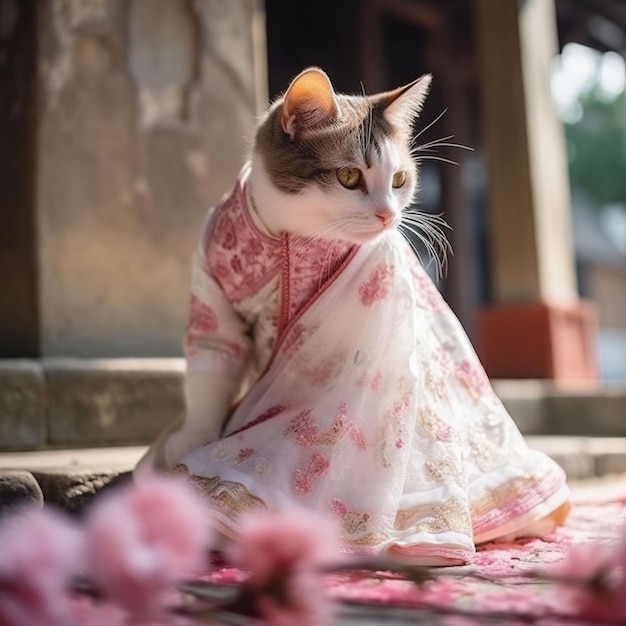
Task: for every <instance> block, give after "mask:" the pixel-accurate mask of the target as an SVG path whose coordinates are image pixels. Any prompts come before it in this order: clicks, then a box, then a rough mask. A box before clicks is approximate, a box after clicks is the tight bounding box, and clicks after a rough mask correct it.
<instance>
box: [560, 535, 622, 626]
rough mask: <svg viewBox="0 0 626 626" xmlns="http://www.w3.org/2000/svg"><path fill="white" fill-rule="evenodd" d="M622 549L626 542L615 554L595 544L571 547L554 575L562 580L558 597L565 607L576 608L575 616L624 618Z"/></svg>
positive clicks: (612, 550)
mask: <svg viewBox="0 0 626 626" xmlns="http://www.w3.org/2000/svg"><path fill="white" fill-rule="evenodd" d="M621 546H624V547H621ZM624 548H626V538H623V539H622V542H621V545H619V546H618V549H617V550H615V547H613V549H610V548H608V547H607V546H603V545H594V544H590V545H583V546H572V548H570V550H569V552H568V554H567V555H566V557H565V559H564V560H563V561H561V562H560V563H559V564H558V566H557V567H556V568H555V573H556V574H557V575H560V576H562V577H564V578H565V580H564V581H563V585H562V587H561V589H560V596H561V597H562V598H563V600H564V603H567V604H569V605H570V606H574V607H575V611H576V614H577V615H578V616H580V617H584V618H589V619H599V620H602V619H615V618H620V619H622V618H626V580H625V568H624V565H626V563H625V561H626V550H624ZM573 581H580V583H579V584H576V583H573Z"/></svg>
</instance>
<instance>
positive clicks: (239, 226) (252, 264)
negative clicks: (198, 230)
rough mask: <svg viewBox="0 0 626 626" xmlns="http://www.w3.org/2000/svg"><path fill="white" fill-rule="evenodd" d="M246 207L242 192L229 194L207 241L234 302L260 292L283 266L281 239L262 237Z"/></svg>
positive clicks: (212, 263)
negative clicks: (279, 240)
mask: <svg viewBox="0 0 626 626" xmlns="http://www.w3.org/2000/svg"><path fill="white" fill-rule="evenodd" d="M246 211H247V209H246V207H245V204H244V201H243V198H242V196H241V193H240V192H235V193H233V194H232V195H231V196H229V197H228V198H227V199H226V200H225V201H224V203H223V204H222V205H221V206H220V207H218V209H217V210H216V212H215V216H214V218H213V222H212V223H213V227H212V230H211V231H210V232H209V237H208V238H207V241H206V242H205V246H206V255H207V260H208V264H209V268H210V270H211V272H212V273H213V275H214V276H215V277H216V278H217V279H218V281H219V282H220V285H221V286H222V289H223V290H224V292H225V293H226V295H227V296H228V298H229V299H230V300H231V301H233V302H236V301H239V300H241V299H242V298H244V297H245V296H248V295H251V294H253V293H256V292H257V291H258V290H259V289H260V288H261V287H262V286H263V285H265V284H267V283H268V282H269V281H270V280H271V279H272V278H273V277H275V276H276V274H277V273H278V271H279V269H280V245H279V243H278V242H276V241H274V240H271V239H267V238H265V239H263V238H261V237H260V236H259V234H258V233H256V232H255V231H254V230H253V229H252V227H251V225H250V224H249V222H248V221H247V219H246V213H245V212H246ZM242 256H243V258H244V259H245V261H246V262H245V263H244V262H243V261H242Z"/></svg>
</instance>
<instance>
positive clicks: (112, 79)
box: [0, 0, 267, 357]
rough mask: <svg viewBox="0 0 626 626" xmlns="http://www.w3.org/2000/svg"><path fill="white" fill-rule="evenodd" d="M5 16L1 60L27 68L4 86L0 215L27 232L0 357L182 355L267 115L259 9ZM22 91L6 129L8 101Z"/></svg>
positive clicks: (178, 0)
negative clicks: (207, 230) (196, 287)
mask: <svg viewBox="0 0 626 626" xmlns="http://www.w3.org/2000/svg"><path fill="white" fill-rule="evenodd" d="M0 7H2V10H1V11H0V63H3V62H4V63H7V53H6V50H9V55H12V56H10V57H9V62H10V64H11V67H12V68H17V67H18V66H19V67H21V68H22V70H21V72H20V75H17V74H16V73H17V69H16V70H15V72H14V74H15V76H14V78H13V79H11V78H10V77H9V78H5V77H3V78H2V79H1V80H2V81H6V80H13V82H12V83H11V84H10V85H9V86H10V87H11V89H12V92H10V93H8V95H7V94H6V92H5V91H4V89H0V94H2V95H0V112H2V115H1V116H0V139H3V138H4V136H5V135H4V134H5V133H7V132H9V131H10V132H11V133H12V136H11V137H9V139H10V140H9V141H8V142H5V141H0V156H1V158H2V162H3V163H5V162H6V163H9V162H11V168H12V170H15V171H14V172H13V174H12V180H10V181H7V182H5V183H4V184H9V185H10V186H11V189H12V190H13V191H11V193H10V197H7V195H6V194H5V193H2V194H0V196H1V198H0V203H2V211H3V221H4V219H5V214H6V215H8V219H9V225H10V228H11V231H12V232H13V233H17V234H16V235H13V234H12V235H11V238H12V241H13V242H14V243H13V244H12V248H11V249H9V253H11V254H12V253H13V252H12V249H14V251H15V254H14V255H13V256H12V257H11V258H10V259H7V252H6V251H3V253H2V255H1V256H0V274H1V276H2V277H5V278H7V277H10V276H11V268H14V271H15V274H14V276H15V279H16V280H15V284H16V285H15V286H14V287H12V289H13V291H15V293H16V294H17V295H18V296H19V297H12V309H13V310H12V311H9V313H10V314H11V315H12V316H13V318H14V319H15V322H14V327H13V329H12V328H11V327H10V326H7V325H5V324H4V323H2V321H3V317H4V316H5V315H6V314H4V313H2V312H0V350H1V351H2V352H0V356H62V355H71V356H80V357H114V356H175V355H179V354H180V353H181V337H182V334H183V330H184V323H185V316H186V304H187V293H188V286H189V270H190V260H191V254H192V250H193V246H194V244H195V241H196V239H197V236H198V232H199V227H200V224H201V222H202V220H203V217H204V215H205V213H206V211H207V210H208V208H209V207H210V206H211V205H212V204H213V203H214V202H215V201H216V200H218V199H219V198H220V196H221V195H222V194H223V193H225V192H227V191H228V190H229V189H230V188H231V187H232V185H233V183H234V180H235V177H236V175H237V173H238V170H239V168H240V167H241V165H242V163H243V161H244V159H245V156H246V152H247V146H248V138H249V137H250V134H251V132H252V129H253V126H254V120H255V117H256V115H257V114H258V113H259V112H260V111H261V110H263V109H264V108H265V105H266V99H267V94H266V87H265V85H266V72H265V49H264V42H263V39H262V37H263V32H264V31H263V9H262V1H261V0H231V1H228V2H226V1H224V0H195V1H194V0H39V2H34V1H31V0H27V1H21V0H0ZM7 15H8V16H9V18H7V17H6V16H7ZM11 16H12V17H11ZM33 24H34V25H35V26H33ZM16 29H18V30H16ZM22 31H24V32H27V35H28V36H27V37H26V38H21V37H18V35H20V33H22ZM9 46H13V47H12V48H10V49H9ZM3 51H4V54H3ZM29 60H30V64H29ZM0 74H1V73H0ZM29 89H30V90H31V91H28V90H29ZM20 90H21V91H20ZM18 91H19V93H18ZM23 91H26V96H24V97H25V98H26V102H27V106H26V108H24V107H22V108H20V107H18V111H19V113H18V122H19V123H18V125H16V126H10V125H7V124H6V115H7V111H8V114H9V115H10V114H11V113H10V111H11V110H12V109H11V106H12V105H14V103H12V102H5V100H6V99H7V98H9V99H11V98H12V99H14V100H15V102H17V98H18V96H19V97H21V94H22V92H23ZM35 92H36V93H37V98H35V97H34V95H33V94H34V93H35ZM35 102H36V103H37V107H36V108H33V104H34V103H35ZM29 107H30V108H29ZM14 108H15V107H14ZM7 129H8V130H7ZM18 135H19V136H18ZM22 139H25V140H26V141H25V142H24V143H22V141H21V140H22ZM16 148H18V159H16V160H15V161H13V155H14V152H13V151H14V150H15V149H16ZM5 171H6V170H5ZM1 178H2V179H4V176H2V177H1ZM3 231H4V229H0V237H3V238H4V237H6V238H7V239H9V238H10V237H9V235H8V234H6V231H4V232H3ZM15 255H17V256H15ZM22 274H24V275H25V276H22ZM3 282H5V284H6V280H5V281H3ZM18 285H19V286H18ZM3 300H6V298H5V296H4V295H3ZM5 308H6V303H3V307H2V310H4V309H5ZM18 323H19V324H21V325H22V327H23V328H24V332H23V333H22V334H21V335H19V336H18V335H16V333H15V332H14V328H15V324H18Z"/></svg>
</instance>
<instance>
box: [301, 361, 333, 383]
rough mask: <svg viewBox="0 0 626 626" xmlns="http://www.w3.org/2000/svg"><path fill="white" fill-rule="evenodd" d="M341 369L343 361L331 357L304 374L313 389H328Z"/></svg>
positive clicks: (308, 369) (306, 370)
mask: <svg viewBox="0 0 626 626" xmlns="http://www.w3.org/2000/svg"><path fill="white" fill-rule="evenodd" d="M341 369H342V363H341V361H340V360H339V359H337V358H336V357H329V358H327V359H323V360H322V361H320V362H319V363H317V364H316V365H314V366H313V367H310V368H306V369H304V373H305V375H306V377H307V378H308V380H309V382H310V383H311V385H313V387H326V386H327V385H328V383H329V382H330V381H331V380H332V379H333V378H334V377H335V376H337V374H339V372H340V371H341Z"/></svg>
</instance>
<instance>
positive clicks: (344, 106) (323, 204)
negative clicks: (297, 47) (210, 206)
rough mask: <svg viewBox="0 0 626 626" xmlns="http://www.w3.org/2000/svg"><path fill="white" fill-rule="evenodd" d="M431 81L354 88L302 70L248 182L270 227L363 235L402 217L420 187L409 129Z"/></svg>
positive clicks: (259, 136) (273, 113) (265, 133)
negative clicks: (362, 92) (375, 89)
mask: <svg viewBox="0 0 626 626" xmlns="http://www.w3.org/2000/svg"><path fill="white" fill-rule="evenodd" d="M430 81H431V77H430V75H425V76H422V77H421V78H419V79H418V80H416V81H415V82H413V83H410V84H409V85H406V86H404V87H400V88H398V89H395V90H393V91H389V92H385V93H380V94H375V95H372V96H348V95H342V94H337V93H335V91H334V89H333V86H332V84H331V82H330V80H329V78H328V76H327V75H326V74H325V73H324V72H323V71H322V70H320V69H318V68H310V69H307V70H305V71H304V72H302V73H301V74H299V75H298V76H297V77H296V78H295V79H294V80H293V81H292V83H291V85H290V87H289V89H288V90H287V92H286V93H285V95H284V96H283V97H282V98H280V99H279V100H277V101H276V102H275V103H274V104H273V105H272V106H271V108H270V110H269V111H268V113H267V115H266V116H265V118H264V119H263V120H262V122H261V123H260V125H259V127H258V129H257V133H256V137H255V144H254V151H253V155H252V172H251V182H250V187H251V193H252V194H253V198H252V199H253V202H254V203H255V205H256V206H257V210H258V211H259V213H260V215H261V218H262V220H263V221H264V223H265V224H266V225H267V227H268V228H269V229H270V230H271V231H273V232H275V233H277V232H280V231H287V232H291V233H294V234H296V235H300V236H305V237H323V238H327V239H334V238H340V239H346V240H349V241H352V242H354V243H357V244H362V243H366V242H368V241H371V240H373V239H375V238H377V237H378V236H379V235H381V234H382V233H384V232H386V231H387V230H389V229H391V228H395V227H396V226H398V224H399V222H400V220H401V212H402V210H403V209H404V208H406V207H407V206H409V205H410V204H411V202H412V200H413V197H414V195H415V192H416V189H417V166H416V163H415V161H414V159H413V157H412V155H411V131H412V123H413V121H414V120H415V118H416V117H417V115H418V113H419V111H420V109H421V108H422V105H423V102H424V99H425V98H426V94H427V92H428V88H429V86H430Z"/></svg>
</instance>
